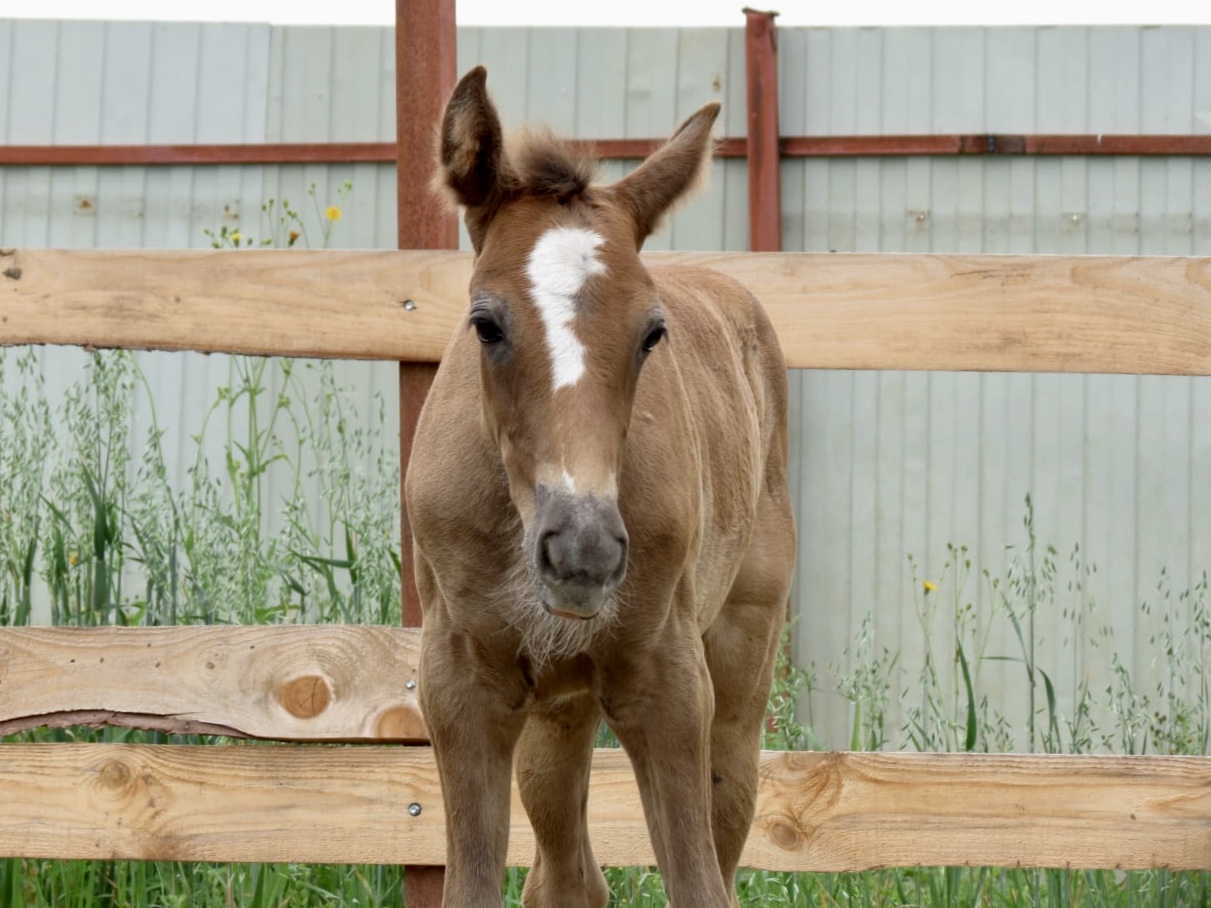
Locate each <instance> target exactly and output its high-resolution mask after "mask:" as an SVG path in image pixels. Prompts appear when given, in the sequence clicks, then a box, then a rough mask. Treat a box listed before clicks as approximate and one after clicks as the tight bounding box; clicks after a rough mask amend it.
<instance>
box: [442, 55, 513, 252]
mask: <svg viewBox="0 0 1211 908" xmlns="http://www.w3.org/2000/svg"><path fill="white" fill-rule="evenodd" d="M487 79H488V71H487V70H486V69H484V68H483V67H482V66H477V67H475V68H474V69H473V70H471V71H470V72H469V73H467V74H466V75H465V76H463V77H462V79H460V80H459V83H458V85H456V86H455V87H454V91H453V93H452V94H451V95H450V100H449V101H447V102H446V111H445V113H444V114H443V115H442V124H441V141H440V146H439V149H438V163H439V164H440V170H439V177H438V180H439V182H440V183H441V185H442V186H444V187H445V188H446V189H447V190H448V194H449V195H450V196H451V197H452V198H453V200H454V201H455V202H456V203H458V204H459V205H463V206H465V207H466V209H467V214H466V220H467V230H468V232H469V233H470V234H471V241H472V242H473V243H474V244H475V249H476V251H478V250H479V247H480V243H481V242H482V240H483V232H484V228H485V227H486V226H487V222H488V220H490V219H491V216H492V214H493V213H495V211H496V208H497V206H498V205H499V203H500V195H501V193H500V187H501V177H502V176H503V174H502V168H503V159H504V138H503V135H502V132H501V128H500V117H498V116H497V114H496V108H495V107H494V106H493V105H492V100H491V98H489V97H488V88H487Z"/></svg>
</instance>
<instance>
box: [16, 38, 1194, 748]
mask: <svg viewBox="0 0 1211 908" xmlns="http://www.w3.org/2000/svg"><path fill="white" fill-rule="evenodd" d="M392 46H393V45H392V38H391V34H390V31H389V30H386V29H373V28H342V29H332V28H301V27H292V28H269V27H258V26H246V25H238V26H236V25H176V24H174V25H152V24H138V23H122V24H112V23H111V24H103V23H40V22H0V73H5V74H6V79H5V82H4V86H3V87H2V88H0V141H3V142H8V143H93V142H114V143H140V142H150V143H170V142H194V141H197V142H260V141H329V140H331V141H390V140H392V139H393V138H394V105H393V82H394V75H393V61H392V53H393V51H392ZM779 52H780V65H781V73H782V82H781V92H782V113H781V117H782V131H783V132H784V133H786V134H815V135H827V134H855V133H857V134H863V133H866V134H879V133H931V132H951V131H954V132H960V131H961V132H984V131H987V132H1075V133H1096V132H1107V133H1110V132H1115V133H1131V132H1173V133H1179V134H1187V133H1206V132H1208V131H1211V29H1207V28H1176V27H1164V28H1008V29H1006V28H1000V29H975V28H970V29H967V28H964V29H926V28H903V29H836V30H826V29H795V30H790V29H788V30H784V31H782V32H781V33H780V40H779ZM459 56H460V67H461V68H464V69H465V68H466V67H468V66H470V65H472V64H474V63H477V62H483V63H485V64H486V65H487V66H488V68H489V71H490V73H491V75H490V84H491V87H492V89H493V91H494V94H495V96H496V99H497V102H498V104H499V107H500V109H501V112H502V115H503V117H504V118H505V120H506V121H507V122H509V123H512V124H517V123H520V122H522V121H526V120H528V121H531V122H546V123H549V124H550V125H551V126H552V127H554V128H555V129H556V130H557V131H559V132H561V133H564V134H568V135H572V136H578V137H586V138H593V137H603V138H614V137H650V136H657V135H662V134H667V133H668V132H669V131H670V130H671V129H672V128H673V126H674V125H675V124H676V123H677V122H679V121H680V119H681V118H682V117H684V116H686V115H687V114H689V113H690V112H692V111H693V110H694V109H696V108H697V107H698V106H699V105H701V104H702V103H704V102H705V101H706V100H709V99H712V98H719V99H721V100H723V101H724V103H725V120H726V123H725V124H724V131H725V132H726V133H727V134H730V135H739V134H742V133H743V130H744V103H743V94H744V81H743V80H744V60H743V36H742V32H741V31H740V30H739V29H730V30H722V29H697V30H681V31H676V30H667V29H600V30H593V31H576V30H563V29H493V30H475V29H468V30H463V31H462V32H461V33H460V35H459ZM622 167H623V165H619V164H608V165H606V166H605V168H604V175H605V176H606V177H613V176H616V175H617V174H619V173H620V172H621V170H622ZM782 174H783V214H784V237H785V244H786V248H788V249H803V250H813V251H815V250H836V251H909V252H927V251H933V252H956V251H962V252H1040V253H1086V252H1088V253H1110V254H1134V253H1145V254H1183V255H1186V254H1202V255H1206V254H1211V161H1208V160H1192V159H1189V158H1170V159H1139V158H1106V159H1077V158H1047V159H1034V158H1019V159H1010V158H1005V159H980V158H967V159H957V158H946V159H942V158H938V159H926V158H913V159H904V158H889V159H883V160H871V159H867V160H854V159H836V160H788V161H786V162H784V164H783V167H782ZM345 180H349V181H351V182H352V184H353V191H352V193H351V194H350V195H349V196H348V197H347V198H346V199H345V200H344V201H343V208H344V217H343V219H342V220H341V222H340V223H339V224H338V225H336V230H335V231H334V233H333V243H334V245H338V246H347V247H375V246H377V247H390V246H392V245H393V244H394V237H395V225H394V217H395V214H394V212H395V203H394V177H393V173H392V169H391V167H389V166H386V165H382V166H380V165H351V166H311V167H298V166H295V167H284V166H283V167H266V168H258V167H210V168H185V167H168V168H139V167H127V168H86V167H80V168H54V169H52V168H7V169H5V170H4V171H2V172H0V243H3V245H5V246H41V245H49V246H65V247H72V246H77V247H83V246H109V247H135V246H168V247H186V246H195V247H198V246H206V245H207V244H208V242H209V241H208V238H207V237H206V235H205V233H204V230H206V229H208V228H209V229H212V230H216V229H218V228H219V227H220V226H221V225H224V224H225V225H227V226H228V227H229V228H235V227H239V228H240V229H241V230H242V231H243V233H244V234H245V235H246V236H248V235H252V236H256V237H264V236H267V235H268V234H269V233H270V231H271V229H272V226H273V225H272V224H271V220H272V219H271V218H269V219H267V218H266V217H265V216H264V215H262V213H261V210H260V209H261V206H262V204H264V203H265V202H267V201H268V200H270V199H274V200H279V201H280V200H282V199H288V200H290V201H291V202H292V203H294V204H295V205H297V206H299V207H300V208H304V206H305V205H308V204H310V199H309V198H308V196H307V187H308V186H310V185H311V184H312V183H314V184H315V185H316V187H317V188H316V197H317V199H318V201H319V202H320V203H321V205H322V204H326V203H327V202H328V201H331V200H332V199H334V198H335V193H336V191H337V187H338V186H340V184H341V183H342V182H343V181H345ZM745 191H746V187H745V174H744V165H743V162H726V163H716V165H715V173H714V175H713V179H712V183H711V185H710V188H709V189H708V190H707V192H706V193H705V194H704V196H703V197H702V198H700V199H699V200H697V201H696V202H695V203H694V204H693V205H692V206H690V207H688V208H687V209H686V210H684V211H682V212H680V213H678V214H677V215H676V216H675V217H674V218H673V219H672V222H671V224H670V226H669V229H668V230H666V231H665V232H664V233H663V234H662V235H660V236H659V237H657V238H655V239H654V240H653V242H652V243H650V244H649V247H650V248H683V249H707V250H711V249H733V250H739V249H743V248H744V247H745V243H746V230H747V220H746V214H747V205H746V197H745ZM307 217H308V218H309V220H308V227H309V229H308V233H309V238H310V239H311V241H312V243H313V244H318V240H319V226H320V222H319V220H317V218H316V216H315V213H314V212H312V213H310V214H308V215H307ZM43 361H44V372H45V374H46V376H47V379H48V385H49V386H50V387H51V388H52V389H56V388H62V387H63V385H64V384H65V383H66V382H67V381H68V373H69V369H68V368H67V364H72V363H77V362H78V361H79V359H78V355H76V354H73V353H72V352H71V351H47V352H46V353H45V355H44V360H43ZM143 363H144V368H145V369H146V370H148V372H149V375H150V377H151V379H152V384H153V386H154V387H156V388H157V389H158V390H159V393H160V394H162V395H163V398H164V400H163V401H162V403H160V404H158V409H159V411H160V413H161V415H162V414H163V413H165V412H179V413H181V414H182V418H181V420H180V422H179V423H178V424H177V425H175V426H173V427H172V428H171V430H170V436H169V443H168V445H167V447H168V449H169V451H168V453H169V454H170V458H171V457H178V459H179V460H180V459H181V458H183V456H184V452H186V451H188V450H190V445H191V442H190V440H189V436H190V433H192V432H194V431H196V422H197V419H194V418H192V414H200V412H201V408H203V407H204V406H205V405H206V404H207V403H209V402H210V400H212V398H213V394H214V390H215V388H216V387H218V386H219V385H223V384H226V383H227V382H228V381H229V372H228V370H229V364H228V362H227V360H226V359H225V358H223V357H208V358H207V357H193V356H167V355H147V356H145V357H144V358H143ZM923 365H927V364H923ZM341 375H342V380H343V381H344V382H346V383H349V384H353V385H355V386H356V387H358V388H359V389H361V392H360V393H361V395H362V397H361V409H362V411H363V412H364V413H370V412H374V409H375V408H374V405H373V399H372V396H373V395H374V394H375V393H381V394H383V395H386V396H388V398H389V399H392V398H393V395H394V388H395V370H394V367H393V366H392V365H391V364H377V365H367V364H345V365H343V366H342V372H341ZM793 390H794V407H795V426H794V446H795V454H796V457H797V459H798V462H799V463H800V470H799V472H798V474H797V475H796V477H795V494H796V496H797V499H798V502H799V519H800V527H801V539H802V546H801V566H800V575H799V593H798V614H799V624H798V628H797V632H796V635H797V636H796V646H797V652H798V656H799V659H800V661H801V662H802V663H804V664H807V663H815V664H816V665H817V666H818V667H819V668H820V670H821V675H822V676H823V675H825V674H826V672H825V671H824V669H825V668H826V667H827V666H828V665H829V664H832V663H835V664H837V665H838V667H839V668H841V669H842V670H844V669H845V667H846V662H847V657H846V656H845V655H844V653H845V650H846V648H847V647H848V646H850V644H851V641H852V640H853V638H854V635H855V634H856V633H857V632H858V631H859V629H860V626H861V623H862V620H863V618H864V617H865V616H866V615H867V614H871V615H873V616H874V628H875V632H874V634H875V641H876V645H877V646H878V647H883V646H887V647H889V648H892V649H897V648H901V646H902V641H904V644H903V645H905V646H906V648H907V650H908V651H907V652H906V653H905V655H904V662H903V663H902V668H903V669H904V671H906V672H907V673H908V676H909V677H912V676H913V673H914V672H915V670H916V667H917V665H918V664H919V658H920V654H919V651H915V650H914V648H913V647H914V644H913V643H912V642H911V641H912V640H914V639H915V637H914V634H915V633H916V621H917V619H916V617H915V614H914V610H913V602H914V589H913V584H912V579H911V573H910V570H909V566H908V562H907V555H909V554H912V555H913V556H914V557H915V558H916V561H917V563H918V565H919V569H918V573H919V578H918V579H927V578H933V579H935V580H936V579H938V577H939V572H940V570H941V565H942V562H943V560H944V559H945V556H946V544H947V543H948V542H953V543H955V544H956V545H967V546H968V547H969V548H970V552H971V554H972V557H973V558H974V559H975V561H976V563H977V565H985V566H987V567H988V568H989V569H990V570H991V571H992V573H993V575H994V576H995V575H999V574H1000V573H1001V572H1002V571H1003V569H1004V567H1005V565H1006V563H1007V560H1008V557H1009V556H1008V555H1007V554H1006V553H1005V551H1004V547H1005V546H1006V545H1007V544H1014V545H1018V546H1021V544H1022V543H1023V541H1024V534H1023V531H1022V518H1023V516H1024V513H1025V511H1024V505H1023V501H1024V498H1025V496H1026V494H1027V493H1031V494H1032V495H1033V500H1034V505H1035V526H1036V531H1037V536H1038V538H1039V539H1040V541H1041V543H1042V544H1046V543H1054V544H1055V545H1056V546H1057V547H1058V548H1059V549H1060V551H1061V557H1060V560H1061V562H1063V561H1065V560H1066V558H1067V555H1068V553H1069V551H1070V550H1071V549H1072V547H1073V546H1074V545H1076V544H1079V545H1080V548H1081V551H1082V553H1083V556H1084V558H1085V559H1086V560H1087V561H1088V562H1091V563H1095V564H1096V565H1097V568H1098V570H1097V572H1096V573H1095V574H1094V575H1093V576H1092V577H1090V578H1089V579H1088V580H1087V582H1086V583H1085V590H1084V593H1083V594H1081V596H1078V597H1077V599H1078V600H1080V599H1082V598H1083V599H1086V600H1088V599H1090V598H1092V599H1093V600H1095V601H1096V603H1097V607H1098V615H1099V620H1105V621H1106V622H1108V623H1109V624H1110V625H1112V626H1113V628H1114V634H1115V645H1116V646H1117V647H1118V649H1119V651H1120V652H1121V653H1122V657H1123V659H1124V661H1125V663H1126V665H1127V666H1128V667H1129V668H1130V669H1131V670H1132V672H1133V673H1134V674H1135V675H1136V677H1137V679H1140V680H1141V681H1144V682H1147V680H1148V679H1151V678H1153V677H1154V676H1155V674H1156V671H1157V669H1156V667H1155V666H1154V664H1153V663H1154V661H1155V659H1154V657H1155V646H1154V645H1153V644H1152V643H1151V642H1150V640H1149V637H1150V636H1151V634H1152V633H1153V632H1154V628H1152V627H1151V626H1149V625H1148V624H1147V623H1146V622H1141V621H1137V618H1138V611H1139V610H1138V606H1139V604H1140V602H1141V601H1143V600H1146V599H1149V598H1150V597H1152V598H1155V596H1154V587H1155V585H1156V583H1157V580H1158V577H1159V575H1160V570H1161V568H1162V567H1164V568H1165V569H1166V571H1167V573H1168V576H1169V577H1170V579H1171V583H1172V586H1173V589H1174V591H1175V593H1174V594H1175V595H1176V593H1177V592H1178V591H1180V590H1183V589H1185V588H1186V587H1188V586H1190V585H1191V584H1192V583H1193V582H1194V580H1195V579H1196V578H1197V577H1198V576H1199V575H1200V574H1201V572H1202V570H1203V569H1204V568H1206V567H1207V566H1208V565H1211V518H1208V516H1207V515H1208V514H1209V513H1211V471H1209V467H1211V429H1207V428H1206V426H1207V425H1208V424H1209V422H1211V421H1209V420H1208V418H1207V417H1208V416H1211V384H1208V383H1207V382H1206V381H1204V380H1187V379H1171V378H1140V379H1136V378H1131V377H1099V376H1090V377H1084V376H1049V375H1040V376H1026V375H954V374H937V373H932V374H931V373H908V374H902V373H877V374H876V373H854V374H851V373H836V372H834V373H798V374H796V375H795V376H794V377H793ZM387 409H388V413H389V414H391V418H394V407H393V406H391V405H389V406H388V408H387ZM198 418H200V416H199V417H198ZM173 433H175V435H174V434H173ZM387 437H388V438H390V439H394V437H395V428H394V427H389V428H388V430H387ZM185 467H186V464H185V463H184V461H183V460H182V461H181V464H180V469H181V470H182V471H184V469H185ZM988 596H989V592H988V590H987V589H986V588H984V587H983V586H982V585H981V584H980V583H979V582H978V580H974V579H973V581H972V582H971V583H970V584H969V587H968V592H967V594H966V595H965V596H964V597H963V600H964V601H965V600H966V599H967V598H972V599H977V598H978V599H979V600H980V601H984V600H986V599H987V598H988ZM948 602H949V600H948ZM947 608H949V605H947ZM1069 626H1070V619H1069V618H1067V617H1066V616H1065V615H1064V614H1063V613H1062V611H1061V609H1060V608H1058V607H1057V608H1056V609H1054V610H1050V609H1044V610H1043V612H1041V613H1040V615H1039V636H1040V637H1041V639H1042V643H1041V649H1040V654H1039V664H1040V665H1042V666H1044V667H1047V666H1049V665H1057V664H1059V663H1060V662H1061V661H1062V658H1063V653H1062V650H1063V649H1064V646H1065V636H1066V635H1068V634H1069ZM998 647H1000V650H1001V651H1008V649H1009V647H1008V646H1007V645H1006V646H1004V647H1001V646H1000V644H993V645H992V646H991V647H990V649H989V652H994V653H995V652H996V651H998ZM918 650H919V648H918ZM1107 659H1108V654H1107V651H1106V648H1102V649H1092V648H1088V647H1085V648H1084V650H1083V651H1082V652H1081V653H1079V655H1078V658H1077V660H1076V661H1075V662H1074V663H1072V664H1073V666H1074V667H1073V668H1072V670H1071V671H1069V672H1066V673H1065V675H1066V676H1065V677H1057V678H1056V683H1057V686H1058V688H1059V693H1060V700H1061V704H1062V703H1063V702H1064V699H1065V697H1068V698H1071V695H1072V691H1073V688H1074V686H1075V684H1076V683H1078V682H1079V680H1080V678H1081V677H1082V676H1083V675H1085V674H1090V676H1091V677H1098V678H1100V677H1103V675H1104V671H1105V668H1106V663H1107ZM985 672H986V677H985V678H984V682H985V686H986V687H987V688H988V689H990V690H997V689H999V690H1002V691H1003V692H1004V694H1005V696H1006V699H1007V703H1008V707H1007V708H1020V707H1021V705H1022V704H1021V699H1022V697H1021V694H1020V685H1019V684H1018V680H1017V679H1018V678H1019V676H1020V672H1021V668H1020V666H1018V665H1015V664H1012V663H1003V667H998V666H997V665H996V664H986V665H985ZM822 681H824V678H823V677H822ZM823 686H825V687H827V686H828V685H827V684H824V685H823ZM1015 691H1017V693H1015ZM848 711H849V707H848V705H847V704H846V703H845V702H844V701H842V700H841V698H839V697H836V696H835V695H831V694H828V693H826V692H824V693H820V694H819V695H817V696H816V697H814V698H813V707H812V714H813V719H814V721H815V724H816V726H817V732H818V734H819V736H820V737H821V739H822V740H823V741H825V742H826V743H828V744H831V745H837V744H842V743H844V742H846V741H847V740H848V723H849V721H850V717H849V714H848ZM898 721H899V716H898V712H897V711H896V709H895V708H894V707H893V713H892V716H891V724H892V725H893V726H895V725H897V724H898Z"/></svg>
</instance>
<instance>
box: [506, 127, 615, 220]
mask: <svg viewBox="0 0 1211 908" xmlns="http://www.w3.org/2000/svg"><path fill="white" fill-rule="evenodd" d="M507 154H508V160H509V164H510V165H511V167H510V170H511V171H512V173H511V174H510V176H511V177H512V180H510V181H509V182H510V183H512V184H513V185H511V186H509V189H510V190H511V191H512V192H514V193H516V194H517V195H529V196H538V197H540V198H555V199H557V200H558V201H560V202H567V201H569V200H570V199H573V198H577V197H579V196H582V195H584V192H585V190H586V189H588V187H589V185H590V184H591V183H592V182H593V176H594V175H595V174H596V172H597V159H596V158H595V157H594V156H593V155H589V154H584V153H582V152H579V151H577V150H576V149H575V148H574V147H573V146H572V145H571V144H570V143H569V142H566V141H564V140H563V139H560V138H558V137H557V136H556V135H555V134H554V133H552V132H551V131H550V130H548V129H538V130H526V131H524V132H521V133H518V134H517V135H516V136H514V137H513V139H512V141H511V142H510V143H509V145H508V151H507Z"/></svg>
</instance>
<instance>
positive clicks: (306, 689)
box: [278, 675, 332, 719]
mask: <svg viewBox="0 0 1211 908" xmlns="http://www.w3.org/2000/svg"><path fill="white" fill-rule="evenodd" d="M278 702H279V703H281V704H282V708H283V709H285V710H286V712H288V713H290V715H292V716H294V717H295V718H298V719H313V718H315V717H316V716H318V715H319V714H320V713H322V712H323V711H324V710H326V709H327V708H328V704H329V703H331V702H332V688H331V687H330V686H329V685H328V682H327V681H326V680H325V679H324V678H322V677H320V676H319V675H303V676H302V677H301V678H295V679H294V680H292V681H287V682H286V683H285V684H283V685H282V686H281V687H280V688H278Z"/></svg>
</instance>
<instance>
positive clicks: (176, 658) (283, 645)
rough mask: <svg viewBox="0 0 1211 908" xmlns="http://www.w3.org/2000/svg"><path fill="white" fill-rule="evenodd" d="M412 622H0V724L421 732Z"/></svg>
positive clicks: (291, 733)
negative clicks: (169, 624) (2, 624)
mask: <svg viewBox="0 0 1211 908" xmlns="http://www.w3.org/2000/svg"><path fill="white" fill-rule="evenodd" d="M419 662H420V631H418V630H415V629H412V630H406V629H404V628H393V627H347V626H343V625H324V626H291V627H281V626H277V627H273V626H269V627H263V626H257V627H210V626H207V627H157V628H138V629H132V628H117V627H103V628H66V627H64V628H59V627H56V628H40V627H21V628H16V627H14V628H2V629H0V735H6V734H12V733H13V732H15V731H19V730H22V729H28V728H37V727H39V726H52V727H58V726H66V725H121V726H131V727H135V728H145V729H155V730H158V731H165V732H172V733H177V734H212V735H214V734H217V735H225V736H227V737H240V738H264V739H268V740H275V741H413V742H423V741H427V740H428V737H429V736H428V734H427V732H426V731H425V725H424V722H423V720H422V719H421V715H420V708H419V706H418V704H417V697H416V666H417V665H418V664H419Z"/></svg>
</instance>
